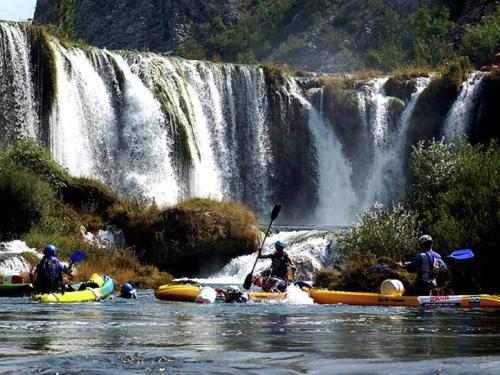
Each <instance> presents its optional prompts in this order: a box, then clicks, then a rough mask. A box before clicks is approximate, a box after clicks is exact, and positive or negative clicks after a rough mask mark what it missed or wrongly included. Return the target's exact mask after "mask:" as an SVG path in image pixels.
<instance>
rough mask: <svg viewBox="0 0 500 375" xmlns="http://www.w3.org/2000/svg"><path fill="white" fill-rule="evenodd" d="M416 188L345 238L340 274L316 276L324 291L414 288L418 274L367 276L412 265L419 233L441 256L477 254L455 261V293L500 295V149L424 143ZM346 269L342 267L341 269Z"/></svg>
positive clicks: (416, 156)
mask: <svg viewBox="0 0 500 375" xmlns="http://www.w3.org/2000/svg"><path fill="white" fill-rule="evenodd" d="M410 167H411V172H412V183H411V184H410V185H409V187H408V191H407V194H406V197H405V198H404V200H403V201H402V202H401V203H399V204H397V205H395V206H394V207H392V208H391V209H389V210H385V209H383V207H381V206H380V205H375V206H374V208H373V209H372V210H371V211H366V212H364V213H363V214H362V215H361V216H360V218H359V221H358V223H357V224H356V225H354V226H353V227H351V228H349V229H348V230H347V231H346V232H344V233H341V234H340V235H339V238H338V243H337V246H336V248H335V252H338V254H339V255H340V258H339V261H340V263H339V264H338V265H336V267H337V269H336V270H335V269H334V270H323V271H321V272H320V273H318V275H317V276H316V282H317V284H318V285H319V286H323V287H330V288H335V289H346V288H347V289H351V290H371V291H376V289H377V288H378V285H379V283H380V281H382V280H383V279H384V278H393V277H396V278H399V279H401V280H402V281H403V282H404V283H405V284H406V285H408V283H409V282H411V275H408V274H407V273H406V272H401V271H400V270H396V269H389V270H380V271H377V272H364V269H365V268H366V267H368V266H371V265H374V264H384V263H395V262H397V261H400V260H410V259H411V257H412V256H413V254H415V253H416V251H417V245H416V239H417V237H418V235H419V234H422V233H428V234H430V235H431V236H432V237H433V238H434V239H435V244H434V248H435V250H437V251H439V252H441V254H443V255H444V254H448V253H451V252H452V251H454V250H457V249H462V248H471V249H473V251H474V252H475V254H476V257H475V258H474V260H473V261H459V262H453V261H452V260H450V261H449V267H450V269H451V272H450V278H449V280H446V282H445V287H446V289H447V290H448V291H454V292H457V293H465V292H470V293H477V292H478V291H482V292H491V293H497V292H498V291H499V289H498V282H497V270H496V265H497V264H498V261H499V260H500V258H499V253H498V251H497V249H498V243H497V235H496V231H497V230H498V228H500V147H499V146H498V145H497V144H495V143H491V144H490V145H489V146H487V147H485V146H472V145H470V144H468V143H467V142H465V141H463V140H462V141H460V142H458V144H456V145H454V144H451V145H447V144H444V143H442V142H438V141H426V142H420V143H418V144H417V145H416V146H415V147H414V150H413V152H412V154H411V161H410ZM339 267H340V268H339Z"/></svg>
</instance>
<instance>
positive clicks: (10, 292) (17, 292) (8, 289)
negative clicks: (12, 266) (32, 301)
mask: <svg viewBox="0 0 500 375" xmlns="http://www.w3.org/2000/svg"><path fill="white" fill-rule="evenodd" d="M32 291H33V287H32V285H31V284H30V283H21V284H0V297H24V296H29V295H31V292H32Z"/></svg>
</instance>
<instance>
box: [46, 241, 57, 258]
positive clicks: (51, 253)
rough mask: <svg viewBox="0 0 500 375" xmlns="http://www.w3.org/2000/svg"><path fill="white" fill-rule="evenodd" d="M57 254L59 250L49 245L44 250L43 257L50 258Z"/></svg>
mask: <svg viewBox="0 0 500 375" xmlns="http://www.w3.org/2000/svg"><path fill="white" fill-rule="evenodd" d="M56 253H57V249H56V247H55V246H54V245H52V244H51V243H49V244H48V245H47V246H45V249H43V255H45V256H48V257H53V256H55V255H56Z"/></svg>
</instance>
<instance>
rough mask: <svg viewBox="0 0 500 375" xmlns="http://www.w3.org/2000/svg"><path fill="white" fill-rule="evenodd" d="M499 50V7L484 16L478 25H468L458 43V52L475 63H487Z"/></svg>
mask: <svg viewBox="0 0 500 375" xmlns="http://www.w3.org/2000/svg"><path fill="white" fill-rule="evenodd" d="M499 51H500V7H497V10H496V11H495V12H493V13H491V14H488V15H487V16H485V17H484V20H483V22H482V23H481V24H480V25H477V26H474V27H469V28H467V30H466V31H465V34H464V36H463V38H462V42H461V44H460V52H461V53H462V54H464V55H466V56H469V58H470V60H471V61H472V62H473V63H475V64H477V65H483V64H488V63H489V62H490V61H491V59H492V57H493V55H494V54H495V53H497V52H499Z"/></svg>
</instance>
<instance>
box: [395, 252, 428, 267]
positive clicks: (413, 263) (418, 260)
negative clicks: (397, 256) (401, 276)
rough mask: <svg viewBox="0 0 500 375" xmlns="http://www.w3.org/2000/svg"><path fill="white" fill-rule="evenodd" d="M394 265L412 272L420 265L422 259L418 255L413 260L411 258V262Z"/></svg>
mask: <svg viewBox="0 0 500 375" xmlns="http://www.w3.org/2000/svg"><path fill="white" fill-rule="evenodd" d="M396 265H398V266H399V267H402V268H405V269H407V270H409V271H414V270H417V269H418V268H419V267H420V266H421V265H422V257H421V256H420V254H419V255H417V256H416V257H415V258H413V259H412V261H411V262H398V263H396Z"/></svg>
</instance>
